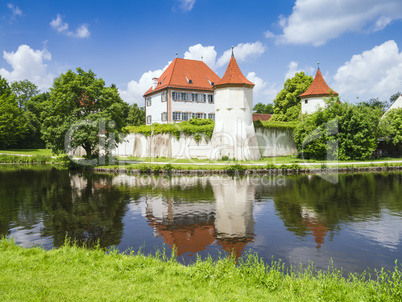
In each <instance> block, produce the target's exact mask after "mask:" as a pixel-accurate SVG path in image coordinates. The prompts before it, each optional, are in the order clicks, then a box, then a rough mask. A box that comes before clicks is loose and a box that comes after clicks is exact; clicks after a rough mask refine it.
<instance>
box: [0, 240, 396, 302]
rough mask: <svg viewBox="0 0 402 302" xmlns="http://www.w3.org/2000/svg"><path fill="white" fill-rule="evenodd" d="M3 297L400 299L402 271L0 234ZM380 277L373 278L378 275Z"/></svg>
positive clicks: (252, 255)
mask: <svg viewBox="0 0 402 302" xmlns="http://www.w3.org/2000/svg"><path fill="white" fill-rule="evenodd" d="M0 255H1V257H0V270H1V274H0V299H1V300H2V301H43V300H44V301H401V299H402V289H401V280H402V271H401V270H400V268H399V267H397V266H396V267H395V270H394V271H392V272H385V271H379V272H377V273H376V274H375V276H374V278H372V277H371V276H370V275H368V274H361V275H358V274H353V275H349V276H347V277H343V276H342V272H341V271H339V270H337V269H334V268H329V270H328V271H327V272H323V271H315V270H314V268H313V267H312V266H309V267H307V268H298V269H292V268H290V269H285V267H284V265H283V264H281V263H280V262H272V263H271V264H269V265H267V264H265V263H264V262H262V261H261V260H260V259H259V258H258V256H257V255H255V254H249V255H247V256H246V257H245V258H241V259H240V260H239V261H238V262H237V263H236V261H234V260H233V259H230V258H225V259H220V260H218V261H212V260H211V259H206V260H200V259H198V260H197V262H196V263H195V264H193V265H189V266H183V265H181V264H179V263H178V262H177V261H176V260H175V259H174V258H168V257H166V256H165V254H164V253H157V254H156V255H155V256H144V255H142V254H140V253H135V252H134V251H128V252H127V253H125V254H119V253H118V252H117V251H116V250H110V251H108V252H105V251H103V250H102V249H100V248H95V249H91V250H89V249H85V248H80V247H77V246H75V245H72V246H70V245H65V246H63V247H61V248H59V249H53V250H50V251H45V250H43V249H42V248H39V247H35V248H29V249H26V248H22V247H19V246H17V245H16V244H15V243H14V242H13V241H11V240H9V239H2V240H0ZM374 279H375V280H374Z"/></svg>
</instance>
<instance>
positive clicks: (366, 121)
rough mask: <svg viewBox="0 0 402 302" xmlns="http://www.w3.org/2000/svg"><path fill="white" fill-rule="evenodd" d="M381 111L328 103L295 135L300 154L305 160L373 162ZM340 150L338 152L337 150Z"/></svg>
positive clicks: (332, 101) (378, 134)
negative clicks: (328, 158)
mask: <svg viewBox="0 0 402 302" xmlns="http://www.w3.org/2000/svg"><path fill="white" fill-rule="evenodd" d="M381 115H382V110H381V109H380V108H379V107H369V106H356V105H350V104H348V103H343V104H340V103H339V102H338V101H337V98H332V99H330V100H329V101H328V105H327V107H326V108H325V109H322V108H321V109H319V110H318V111H317V112H315V113H313V114H311V115H308V116H307V117H306V118H305V119H304V121H303V122H302V123H300V124H299V125H298V126H297V127H296V129H295V131H294V138H295V142H296V146H297V149H298V151H299V152H300V153H301V154H303V156H304V157H305V158H316V159H321V160H323V159H326V158H327V156H328V155H329V157H330V158H332V159H339V160H360V159H367V158H370V156H371V155H372V153H373V152H374V151H375V149H376V148H377V145H378V138H379V136H380V126H379V121H380V118H381ZM336 146H337V148H336Z"/></svg>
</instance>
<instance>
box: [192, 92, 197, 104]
mask: <svg viewBox="0 0 402 302" xmlns="http://www.w3.org/2000/svg"><path fill="white" fill-rule="evenodd" d="M197 96H198V94H197V93H193V94H192V97H193V99H192V100H193V102H197Z"/></svg>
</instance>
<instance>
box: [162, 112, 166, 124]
mask: <svg viewBox="0 0 402 302" xmlns="http://www.w3.org/2000/svg"><path fill="white" fill-rule="evenodd" d="M161 121H162V122H166V121H167V112H162V113H161Z"/></svg>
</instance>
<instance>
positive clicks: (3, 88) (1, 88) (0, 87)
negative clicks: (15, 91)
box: [0, 76, 12, 97]
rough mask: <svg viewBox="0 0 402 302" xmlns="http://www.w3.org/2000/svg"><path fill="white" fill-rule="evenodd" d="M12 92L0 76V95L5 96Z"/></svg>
mask: <svg viewBox="0 0 402 302" xmlns="http://www.w3.org/2000/svg"><path fill="white" fill-rule="evenodd" d="M11 93H12V91H11V88H10V85H8V82H7V80H6V79H5V78H3V77H2V76H0V95H5V96H6V97H7V96H9V95H10V94H11Z"/></svg>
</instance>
